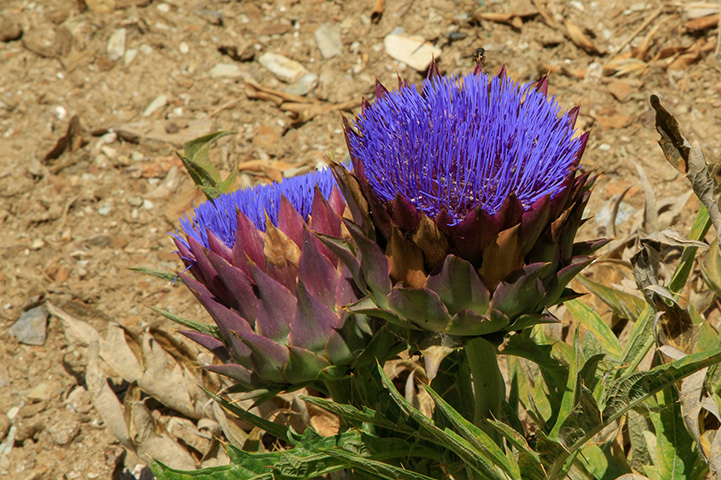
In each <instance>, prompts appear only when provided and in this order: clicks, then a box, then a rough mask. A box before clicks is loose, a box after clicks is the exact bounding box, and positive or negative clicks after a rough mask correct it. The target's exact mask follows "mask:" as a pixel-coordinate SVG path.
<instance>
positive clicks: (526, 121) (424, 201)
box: [333, 64, 604, 346]
mask: <svg viewBox="0 0 721 480" xmlns="http://www.w3.org/2000/svg"><path fill="white" fill-rule="evenodd" d="M547 90H548V81H547V79H546V78H545V77H544V78H543V79H542V80H541V81H540V82H538V83H536V84H518V83H515V82H513V81H512V80H511V79H510V78H508V76H507V75H506V72H505V68H502V69H501V71H499V73H498V74H497V75H495V76H492V77H490V76H488V75H485V74H483V73H481V72H480V69H476V70H475V71H474V72H472V73H469V74H467V75H465V76H462V77H458V76H441V75H440V72H439V70H438V68H437V66H436V65H435V64H434V65H432V66H431V68H430V69H429V77H428V79H427V80H425V81H423V83H422V85H421V88H420V90H417V89H416V88H415V87H413V86H411V85H409V84H408V83H407V82H406V81H405V80H399V88H398V89H397V90H394V91H389V90H388V89H386V88H385V87H384V86H383V85H381V84H380V83H377V85H376V98H375V101H374V102H373V104H370V103H369V102H367V101H364V102H363V108H362V112H361V114H360V115H359V116H358V117H356V119H355V121H354V123H353V124H352V125H351V123H350V122H348V121H346V122H345V135H346V143H347V145H348V150H349V153H350V156H351V160H352V163H353V172H350V171H348V170H347V169H345V168H343V167H342V166H340V165H335V166H334V167H333V168H334V172H335V175H336V177H337V178H338V180H339V185H340V186H341V188H342V189H343V192H344V195H345V198H346V200H347V201H348V204H349V209H350V211H351V212H352V214H353V222H350V221H346V223H347V227H348V230H349V231H350V233H351V234H352V235H353V238H354V240H355V243H356V244H357V245H358V247H359V248H358V250H359V252H360V256H361V257H362V260H361V262H360V264H361V267H362V268H361V270H362V275H363V277H364V278H365V281H366V283H367V285H368V286H367V288H366V290H367V291H368V292H369V296H368V298H366V299H364V300H363V301H361V302H359V303H358V304H357V305H356V306H355V309H356V311H362V312H365V313H369V314H372V315H375V316H378V317H380V318H384V319H386V320H388V321H389V322H391V323H394V324H396V325H399V326H403V327H405V328H408V329H410V330H415V331H418V332H426V333H425V334H422V335H421V338H423V340H422V341H421V342H420V343H421V344H425V345H426V346H428V345H438V344H439V342H445V343H448V342H449V340H448V338H449V336H450V337H451V338H455V339H456V340H458V341H462V340H463V338H468V337H475V336H486V335H492V334H500V338H502V336H503V334H504V333H505V332H510V331H516V330H521V329H523V328H526V327H529V326H532V325H535V324H538V323H544V322H550V321H555V319H554V318H553V317H552V316H551V315H550V314H548V312H547V310H546V308H547V307H549V306H552V305H555V304H557V303H560V302H561V301H563V300H565V299H567V298H571V297H572V296H573V295H574V293H573V292H572V291H570V290H568V289H567V288H566V285H567V284H568V283H569V282H570V280H571V279H572V278H573V277H574V276H575V275H576V274H578V273H579V272H580V271H581V270H582V269H583V268H584V267H585V266H587V265H588V264H589V263H590V262H591V261H592V257H591V256H590V255H591V254H592V253H593V252H594V251H595V250H596V249H597V248H599V247H600V246H601V245H603V244H604V241H594V242H586V243H574V238H575V235H576V231H577V229H578V228H579V226H580V225H581V224H582V214H583V211H584V208H585V206H586V203H587V202H588V198H589V195H590V192H591V187H592V185H593V182H594V180H595V177H593V176H591V175H590V174H588V173H579V171H578V170H579V165H580V161H581V157H582V155H583V151H584V148H585V146H586V142H587V139H588V132H587V133H584V134H581V135H578V134H577V133H576V131H575V128H574V126H575V121H576V118H577V116H578V107H575V108H573V109H571V110H570V111H568V112H561V107H560V106H559V104H558V102H557V101H556V100H555V98H553V97H549V96H548V93H547ZM351 224H352V225H351ZM361 237H362V238H361ZM363 238H365V239H366V240H367V241H364V240H363ZM369 258H372V259H373V260H372V261H368V260H367V259H369ZM363 259H365V261H363ZM385 274H388V275H389V280H387V281H385V280H383V277H384V275H385ZM428 333H430V334H431V335H430V336H429V335H428ZM496 336H497V337H498V336H499V335H496ZM458 337H460V338H458ZM450 344H451V345H452V344H454V340H451V341H450Z"/></svg>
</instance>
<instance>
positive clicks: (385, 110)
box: [348, 73, 585, 226]
mask: <svg viewBox="0 0 721 480" xmlns="http://www.w3.org/2000/svg"><path fill="white" fill-rule="evenodd" d="M559 111H560V106H559V105H558V103H557V102H556V101H555V99H554V98H549V97H547V96H546V95H545V94H544V92H542V91H539V90H538V89H536V88H534V87H533V86H532V85H531V84H525V85H518V84H515V83H514V82H513V81H512V80H511V79H509V78H508V77H507V76H505V75H502V76H500V77H498V76H497V77H493V78H491V79H490V80H489V78H488V76H487V75H484V74H473V73H469V74H467V75H465V76H464V77H462V78H459V77H457V76H450V77H440V76H435V77H432V78H429V79H428V80H426V81H425V82H423V85H422V88H421V92H418V90H416V89H415V88H414V87H412V86H405V87H403V86H401V87H400V88H399V89H398V90H395V91H391V92H388V93H386V94H385V95H383V96H381V97H380V98H377V99H376V101H375V102H374V104H373V106H372V108H366V109H364V111H363V114H362V115H361V117H360V118H358V119H357V120H356V122H355V127H356V128H357V133H355V132H352V131H351V132H349V135H348V144H349V149H350V153H351V155H352V156H353V157H354V158H355V159H357V162H360V163H362V164H363V166H364V170H365V176H366V177H367V179H368V183H369V185H370V187H371V188H372V190H373V191H374V192H375V194H376V195H378V197H379V198H380V200H381V201H383V202H391V201H393V200H395V198H396V196H398V195H401V196H403V197H405V198H406V199H408V200H409V201H410V202H411V204H413V205H414V206H415V207H416V208H418V209H419V210H421V211H422V212H423V213H425V214H426V215H428V216H430V217H433V218H434V217H436V216H437V215H439V214H440V213H441V211H443V210H445V212H446V214H447V216H448V218H447V220H448V222H447V223H448V225H450V226H453V225H456V224H458V223H460V222H461V221H462V220H463V219H464V218H465V217H466V215H467V214H468V213H469V212H470V211H471V210H473V209H474V208H476V207H481V208H482V209H483V210H485V211H486V212H487V213H489V214H491V215H492V214H495V213H497V212H498V211H499V210H500V209H501V207H502V205H503V202H504V201H505V199H506V198H507V197H508V196H509V195H510V194H511V193H514V194H515V196H516V197H517V198H518V199H519V201H520V203H521V205H522V207H523V208H524V209H528V208H529V207H530V206H531V205H532V204H533V203H534V202H536V201H537V200H539V199H540V198H542V197H544V196H545V195H548V194H550V195H551V197H554V196H556V195H557V194H558V193H559V192H560V190H562V189H563V188H564V187H565V179H566V177H567V176H568V174H569V173H570V172H571V171H573V170H575V169H576V167H577V166H578V160H579V159H580V155H579V152H580V151H581V150H582V149H583V146H584V143H585V142H584V141H583V140H582V139H581V138H578V137H577V138H573V136H574V132H575V131H574V128H573V120H574V118H573V117H574V116H575V114H574V113H564V114H563V115H562V116H560V117H559V115H558V114H559Z"/></svg>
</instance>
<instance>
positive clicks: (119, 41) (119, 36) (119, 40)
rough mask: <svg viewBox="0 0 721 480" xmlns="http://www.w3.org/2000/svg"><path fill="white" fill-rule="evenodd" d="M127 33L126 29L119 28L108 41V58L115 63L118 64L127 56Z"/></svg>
mask: <svg viewBox="0 0 721 480" xmlns="http://www.w3.org/2000/svg"><path fill="white" fill-rule="evenodd" d="M126 34H127V32H126V31H125V29H124V28H119V29H117V30H115V32H113V34H112V35H110V39H109V40H108V48H107V52H108V58H109V59H110V60H112V61H113V62H117V61H118V60H120V59H121V58H123V55H125V38H126V36H127V35H126Z"/></svg>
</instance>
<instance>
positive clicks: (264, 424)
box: [205, 390, 288, 440]
mask: <svg viewBox="0 0 721 480" xmlns="http://www.w3.org/2000/svg"><path fill="white" fill-rule="evenodd" d="M205 393H207V394H208V395H210V396H211V397H212V398H213V400H215V401H216V402H218V403H219V404H220V405H221V406H222V407H223V408H225V409H226V410H228V411H229V412H230V413H232V414H234V415H236V416H237V417H238V418H240V419H241V420H244V421H246V422H248V423H250V424H251V425H254V426H256V427H258V428H260V429H262V430H264V431H265V432H267V433H269V434H271V435H273V436H274V437H275V438H277V439H279V440H288V427H285V426H283V425H280V424H278V423H274V422H271V421H270V420H266V419H264V418H261V417H259V416H258V415H255V414H253V413H250V412H249V411H248V410H244V409H242V408H240V407H238V406H237V405H234V404H232V403H231V402H229V401H228V400H226V399H224V398H222V397H220V396H218V395H216V394H214V393H213V392H210V391H208V390H205Z"/></svg>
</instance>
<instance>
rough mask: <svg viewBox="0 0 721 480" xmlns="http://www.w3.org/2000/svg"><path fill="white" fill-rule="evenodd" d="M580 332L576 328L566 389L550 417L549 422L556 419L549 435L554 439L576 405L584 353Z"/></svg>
mask: <svg viewBox="0 0 721 480" xmlns="http://www.w3.org/2000/svg"><path fill="white" fill-rule="evenodd" d="M578 334H579V329H576V331H575V333H574V336H573V358H571V359H570V362H569V363H570V364H569V368H568V380H567V385H566V388H565V391H564V392H563V397H562V398H561V402H560V404H559V407H558V409H557V410H556V411H555V412H554V414H553V418H551V419H549V423H550V422H554V421H555V423H554V425H553V428H552V429H551V431H550V432H549V433H548V437H549V438H552V439H553V440H558V438H559V432H560V431H561V426H562V425H563V424H565V421H566V420H567V417H568V416H569V414H570V413H571V410H573V409H574V407H575V405H574V397H575V394H576V387H577V384H578V379H577V373H578V370H579V368H580V365H579V364H580V363H582V362H583V353H582V352H581V344H580V341H579V339H578ZM561 422H564V423H561Z"/></svg>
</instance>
